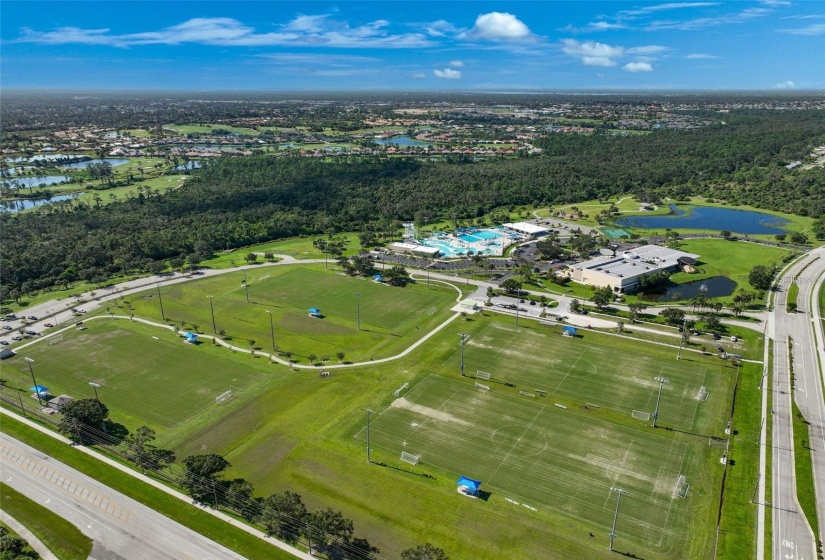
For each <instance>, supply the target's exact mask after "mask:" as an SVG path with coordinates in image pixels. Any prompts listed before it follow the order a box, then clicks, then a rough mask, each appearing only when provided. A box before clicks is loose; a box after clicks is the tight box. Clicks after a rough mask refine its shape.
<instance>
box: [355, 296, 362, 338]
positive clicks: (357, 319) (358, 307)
mask: <svg viewBox="0 0 825 560" xmlns="http://www.w3.org/2000/svg"><path fill="white" fill-rule="evenodd" d="M355 322H356V324H357V325H358V330H359V331H360V330H361V294H360V293H359V292H355Z"/></svg>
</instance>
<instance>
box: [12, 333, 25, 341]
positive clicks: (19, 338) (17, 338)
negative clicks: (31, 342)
mask: <svg viewBox="0 0 825 560" xmlns="http://www.w3.org/2000/svg"><path fill="white" fill-rule="evenodd" d="M11 339H12V340H23V337H22V336H20V335H19V334H16V335H14V336H13V337H11Z"/></svg>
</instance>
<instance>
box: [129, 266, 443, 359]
mask: <svg viewBox="0 0 825 560" xmlns="http://www.w3.org/2000/svg"><path fill="white" fill-rule="evenodd" d="M319 266H320V265H319ZM243 278H244V276H243V273H241V272H237V273H232V274H224V275H220V276H215V277H211V278H204V279H201V280H196V281H193V282H186V283H184V284H175V285H170V286H165V287H163V288H161V298H162V301H163V307H164V312H165V315H166V318H167V320H169V321H170V322H172V323H184V324H185V325H186V326H187V328H190V326H191V325H197V326H198V329H199V330H200V331H201V332H208V333H211V332H212V331H213V328H212V317H211V309H210V300H209V298H208V297H207V296H213V298H212V305H213V307H214V314H215V327H216V329H217V330H218V332H221V331H224V332H225V334H226V335H227V336H230V337H232V338H234V339H246V340H254V341H255V342H256V346H258V347H260V348H261V349H263V350H266V351H270V350H271V349H272V338H273V336H272V335H273V332H274V339H275V344H276V345H277V347H278V350H279V351H281V352H286V351H289V352H291V353H292V354H293V355H294V356H295V359H297V360H299V361H303V362H304V363H306V360H304V359H302V358H304V357H306V356H308V355H309V354H311V353H312V354H315V355H316V356H318V357H323V356H327V357H330V358H331V359H335V355H336V353H337V352H339V351H342V352H344V353H345V354H346V360H348V361H361V360H369V359H371V358H383V357H387V356H391V355H393V354H395V353H397V352H400V351H401V350H403V349H404V348H406V347H407V346H409V345H410V344H412V343H413V342H414V341H415V340H417V339H418V338H420V337H421V336H423V335H424V334H425V333H426V332H428V331H429V330H431V329H432V328H434V327H435V326H437V325H438V324H439V323H441V322H442V321H444V320H445V319H446V318H447V317H448V314H447V313H446V311H447V310H448V309H449V308H450V307H452V306H453V305H455V302H456V299H457V297H458V295H459V293H458V291H457V290H456V289H454V288H453V287H451V286H445V285H443V284H436V283H433V284H432V286H431V289H427V287H426V286H425V285H418V284H410V285H408V286H406V287H403V288H400V287H392V286H388V285H385V284H379V283H375V282H373V281H372V280H371V279H369V280H367V279H363V278H352V277H349V276H344V275H341V274H339V273H338V272H333V271H328V270H324V269H323V266H320V267H306V266H300V267H299V266H270V267H262V268H253V269H250V270H248V271H247V272H246V279H247V284H248V288H249V303H247V301H246V289H245V287H244V285H243ZM356 293H358V294H361V295H360V296H356V295H355V294H356ZM131 300H132V301H131V304H132V305H133V306H134V308H135V312H136V313H137V314H138V315H139V316H143V317H147V318H151V319H153V320H160V305H159V302H158V297H157V291H156V290H148V291H146V292H143V293H142V294H139V295H137V296H133V297H132V298H131ZM312 307H314V308H317V309H320V311H321V315H322V318H315V317H311V316H310V315H309V313H308V312H307V310H308V309H309V308H312ZM269 311H271V312H272V316H271V317H272V324H271V325H270V315H269V313H268V312H269ZM359 315H360V320H361V328H360V330H359V328H358V323H357V319H358V317H359ZM241 342H242V341H241Z"/></svg>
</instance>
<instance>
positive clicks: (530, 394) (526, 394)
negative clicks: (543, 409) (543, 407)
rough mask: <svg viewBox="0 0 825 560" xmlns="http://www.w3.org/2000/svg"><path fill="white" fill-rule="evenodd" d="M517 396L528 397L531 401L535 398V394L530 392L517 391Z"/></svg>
mask: <svg viewBox="0 0 825 560" xmlns="http://www.w3.org/2000/svg"><path fill="white" fill-rule="evenodd" d="M518 394H519V395H523V396H525V397H530V398H531V399H535V398H536V394H535V393H531V392H530V391H522V390H521V389H519V392H518Z"/></svg>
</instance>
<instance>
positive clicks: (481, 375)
mask: <svg viewBox="0 0 825 560" xmlns="http://www.w3.org/2000/svg"><path fill="white" fill-rule="evenodd" d="M492 376H493V374H492V373H489V372H486V371H481V370H478V371H476V379H484V380H489V379H490V378H491V377H492Z"/></svg>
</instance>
